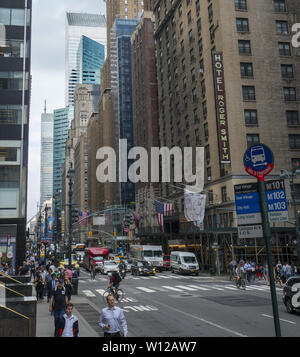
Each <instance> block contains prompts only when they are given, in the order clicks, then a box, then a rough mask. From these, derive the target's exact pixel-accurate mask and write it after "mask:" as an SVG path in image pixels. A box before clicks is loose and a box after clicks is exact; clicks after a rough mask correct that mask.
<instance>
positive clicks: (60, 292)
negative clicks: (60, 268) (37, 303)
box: [49, 279, 69, 336]
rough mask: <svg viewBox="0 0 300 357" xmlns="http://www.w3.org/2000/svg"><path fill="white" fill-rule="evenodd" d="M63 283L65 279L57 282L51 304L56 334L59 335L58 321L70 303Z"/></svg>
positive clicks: (50, 310)
mask: <svg viewBox="0 0 300 357" xmlns="http://www.w3.org/2000/svg"><path fill="white" fill-rule="evenodd" d="M63 284H64V282H63V280H62V279H59V280H58V282H57V287H56V289H55V291H54V293H53V295H52V296H51V299H50V304H49V312H51V313H53V316H54V326H55V331H54V336H57V334H58V322H59V320H60V319H61V318H62V316H63V315H64V313H65V310H66V305H67V304H68V303H69V301H68V297H67V295H66V291H65V289H64V285H63Z"/></svg>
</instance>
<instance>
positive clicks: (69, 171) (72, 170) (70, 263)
mask: <svg viewBox="0 0 300 357" xmlns="http://www.w3.org/2000/svg"><path fill="white" fill-rule="evenodd" d="M74 172H75V170H74V169H73V168H72V166H71V167H70V168H69V170H68V175H67V178H68V179H69V204H68V206H69V243H68V258H69V266H70V267H71V265H72V229H73V228H72V223H73V222H72V194H73V191H72V185H73V178H72V174H73V173H74Z"/></svg>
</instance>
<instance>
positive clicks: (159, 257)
mask: <svg viewBox="0 0 300 357" xmlns="http://www.w3.org/2000/svg"><path fill="white" fill-rule="evenodd" d="M129 256H130V258H131V259H132V260H144V261H146V262H148V263H150V264H151V265H152V266H154V267H155V268H156V269H157V270H160V271H162V270H163V269H164V262H163V251H162V246H161V245H131V246H130V250H129Z"/></svg>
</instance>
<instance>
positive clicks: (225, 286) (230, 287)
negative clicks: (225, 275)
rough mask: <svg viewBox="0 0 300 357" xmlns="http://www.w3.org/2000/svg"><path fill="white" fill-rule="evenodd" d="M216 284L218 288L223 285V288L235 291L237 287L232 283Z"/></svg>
mask: <svg viewBox="0 0 300 357" xmlns="http://www.w3.org/2000/svg"><path fill="white" fill-rule="evenodd" d="M216 286H217V287H220V288H222V287H224V288H225V289H229V290H234V291H237V288H236V287H233V286H232V285H216Z"/></svg>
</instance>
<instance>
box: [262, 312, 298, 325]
mask: <svg viewBox="0 0 300 357" xmlns="http://www.w3.org/2000/svg"><path fill="white" fill-rule="evenodd" d="M261 316H265V317H269V318H271V319H274V317H273V316H270V315H266V314H261ZM279 320H280V321H284V322H288V323H289V324H293V325H297V324H296V322H294V321H289V320H285V319H279Z"/></svg>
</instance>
